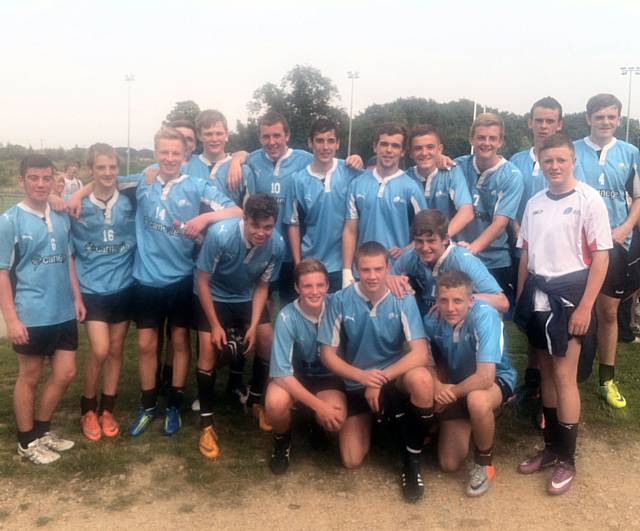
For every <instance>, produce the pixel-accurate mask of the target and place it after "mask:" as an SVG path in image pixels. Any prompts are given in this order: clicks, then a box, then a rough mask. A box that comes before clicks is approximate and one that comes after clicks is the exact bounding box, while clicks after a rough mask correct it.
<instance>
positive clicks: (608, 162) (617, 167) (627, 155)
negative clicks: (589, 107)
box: [574, 138, 640, 250]
mask: <svg viewBox="0 0 640 531" xmlns="http://www.w3.org/2000/svg"><path fill="white" fill-rule="evenodd" d="M574 145H575V147H576V159H577V164H576V170H575V175H576V177H577V178H578V179H579V180H581V181H583V182H585V183H587V184H588V185H589V186H591V187H592V188H595V189H596V190H597V191H598V192H599V193H600V196H601V197H602V199H603V200H604V203H605V205H607V211H608V212H609V224H610V225H611V228H612V229H615V228H616V227H619V226H620V225H622V224H623V223H624V222H625V221H626V219H627V217H628V215H629V207H628V205H627V193H628V194H629V195H630V196H631V197H632V198H634V199H635V198H637V197H640V177H639V176H638V148H637V147H635V146H632V145H631V144H627V143H626V142H623V141H622V140H618V139H617V138H614V139H612V140H611V142H609V143H608V144H607V145H606V146H604V147H602V148H601V147H600V146H598V145H596V144H594V143H593V142H591V141H590V140H589V138H583V139H582V140H576V141H575V142H574ZM630 243H631V234H629V236H628V237H627V241H626V242H625V248H626V249H627V250H629V245H630Z"/></svg>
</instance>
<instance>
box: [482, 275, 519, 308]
mask: <svg viewBox="0 0 640 531" xmlns="http://www.w3.org/2000/svg"><path fill="white" fill-rule="evenodd" d="M489 273H491V276H493V278H495V279H496V282H497V283H498V285H499V286H500V289H501V290H502V291H503V292H504V294H505V296H506V297H507V299H508V300H509V307H510V308H513V306H514V302H515V297H516V284H517V282H518V270H517V268H516V267H513V266H509V267H494V268H493V269H489Z"/></svg>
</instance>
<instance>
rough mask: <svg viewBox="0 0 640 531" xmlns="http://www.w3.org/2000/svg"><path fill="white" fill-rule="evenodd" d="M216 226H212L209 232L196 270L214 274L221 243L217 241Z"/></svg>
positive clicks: (199, 255)
mask: <svg viewBox="0 0 640 531" xmlns="http://www.w3.org/2000/svg"><path fill="white" fill-rule="evenodd" d="M216 227H217V226H216V225H212V226H210V227H209V229H208V230H207V236H206V237H205V239H204V243H203V244H202V249H201V250H200V254H198V260H197V262H196V268H197V269H198V270H199V271H204V272H205V273H213V272H214V271H215V268H216V264H217V263H218V254H219V242H218V239H217V233H216Z"/></svg>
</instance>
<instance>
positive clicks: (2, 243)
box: [0, 212, 17, 269]
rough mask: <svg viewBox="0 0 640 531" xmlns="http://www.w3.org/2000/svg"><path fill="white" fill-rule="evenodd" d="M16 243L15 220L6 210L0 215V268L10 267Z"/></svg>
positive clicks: (13, 258)
mask: <svg viewBox="0 0 640 531" xmlns="http://www.w3.org/2000/svg"><path fill="white" fill-rule="evenodd" d="M16 243H17V238H16V227H15V220H14V219H13V218H12V217H10V216H9V215H8V213H7V212H5V213H4V214H2V216H0V269H11V267H12V266H13V262H14V260H15V247H16Z"/></svg>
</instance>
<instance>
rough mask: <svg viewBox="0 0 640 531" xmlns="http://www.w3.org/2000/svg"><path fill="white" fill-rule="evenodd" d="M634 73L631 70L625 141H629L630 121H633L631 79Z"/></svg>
mask: <svg viewBox="0 0 640 531" xmlns="http://www.w3.org/2000/svg"><path fill="white" fill-rule="evenodd" d="M632 79H633V74H632V73H631V71H629V94H628V95H627V132H626V134H625V137H624V141H625V142H629V123H630V122H631V80H632Z"/></svg>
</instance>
